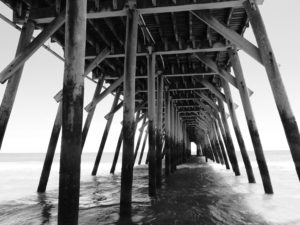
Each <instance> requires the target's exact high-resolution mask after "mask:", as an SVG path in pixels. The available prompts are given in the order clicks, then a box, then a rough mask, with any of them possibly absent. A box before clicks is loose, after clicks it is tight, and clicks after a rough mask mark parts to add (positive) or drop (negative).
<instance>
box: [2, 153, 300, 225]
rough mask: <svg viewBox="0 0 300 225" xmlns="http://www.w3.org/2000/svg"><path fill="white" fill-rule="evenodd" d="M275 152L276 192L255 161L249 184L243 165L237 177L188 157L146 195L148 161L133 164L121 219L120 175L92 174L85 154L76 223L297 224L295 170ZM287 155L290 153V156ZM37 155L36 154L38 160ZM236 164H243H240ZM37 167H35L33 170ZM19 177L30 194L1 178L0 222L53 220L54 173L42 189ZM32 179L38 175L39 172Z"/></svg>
mask: <svg viewBox="0 0 300 225" xmlns="http://www.w3.org/2000/svg"><path fill="white" fill-rule="evenodd" d="M278 154H279V153H277V156H274V155H272V157H274V158H270V160H271V163H270V165H269V166H270V173H271V177H272V181H273V186H274V191H275V195H265V194H263V188H262V185H261V181H260V178H259V176H258V174H257V167H256V166H255V163H254V162H253V167H254V171H255V173H256V180H257V184H248V183H247V177H245V176H246V175H245V173H244V171H243V170H242V172H243V174H242V176H240V177H235V176H234V175H233V173H232V172H231V171H228V170H226V169H225V168H224V167H223V166H220V165H215V164H213V163H211V162H210V163H208V164H205V163H204V161H203V159H201V158H192V159H191V161H190V162H189V163H187V164H184V165H181V166H179V167H178V169H177V171H176V172H175V173H174V174H172V175H171V176H170V177H169V178H167V179H164V182H163V187H162V189H161V190H160V191H159V192H158V197H157V198H156V199H150V198H149V197H148V189H147V185H148V180H147V173H148V172H147V167H146V166H139V167H136V168H135V170H134V182H133V210H132V211H133V213H132V218H131V219H130V220H129V221H124V220H122V221H120V220H119V215H118V211H119V205H118V204H119V197H120V175H119V174H118V173H117V174H116V175H107V174H108V169H109V166H110V164H109V166H108V165H107V166H106V167H107V168H106V167H105V166H102V168H101V167H100V176H97V177H92V176H90V175H89V172H90V170H89V166H88V162H89V157H86V159H85V161H83V166H85V168H83V169H82V184H81V196H80V217H79V218H80V224H87V225H88V224H91V225H92V224H161V225H168V224H176V225H180V224H191V225H193V224H225V225H226V224H228V225H239V224H282V225H284V224H285V225H294V224H300V215H299V213H298V210H299V207H300V203H299V200H300V199H299V198H300V192H299V187H300V185H299V183H298V182H297V177H296V175H295V173H294V172H293V165H292V164H290V163H288V161H286V163H284V161H285V160H283V157H282V156H281V157H279V155H278ZM281 154H282V153H281ZM284 154H286V153H284ZM286 157H287V159H288V157H289V156H286ZM91 158H93V157H91ZM277 159H278V160H277ZM38 161H39V160H36V164H41V162H38ZM276 162H277V163H276ZM279 162H280V163H279ZM31 163H32V162H31ZM85 163H86V164H85ZM27 164H28V162H27ZM91 164H92V163H91ZM103 165H105V164H103ZM20 166H22V163H21V165H20ZM240 166H241V168H242V164H241V165H240ZM38 167H39V166H38V165H36V169H34V170H33V171H31V174H33V175H35V172H34V171H36V170H37V168H38ZM86 167H87V168H88V169H87V168H86ZM1 168H2V167H1V166H0V169H1ZM30 168H32V167H30ZM33 168H35V167H33ZM23 170H24V169H23ZM28 170H30V169H29V168H28ZM56 170H57V168H56V169H54V171H53V172H54V173H55V172H57V171H56ZM19 172H20V170H19ZM39 172H40V171H39V170H37V171H36V173H37V174H39ZM7 173H8V172H7ZM7 173H6V174H7ZM24 173H25V174H26V171H25V172H24ZM0 175H1V177H2V176H3V175H4V174H2V172H0ZM32 177H33V176H30V178H32ZM23 178H24V179H23V181H20V183H17V185H20V184H21V183H22V182H24V183H25V182H27V185H28V186H30V184H28V183H31V186H32V190H31V194H30V195H27V192H29V190H30V189H29V188H28V190H27V191H25V192H26V193H25V192H24V191H23V195H25V194H26V195H25V196H23V197H20V198H13V197H14V193H11V192H9V187H8V186H9V185H11V186H12V184H9V180H6V178H5V179H4V182H5V186H7V187H6V191H7V192H6V193H7V196H6V197H5V192H4V187H3V185H1V187H0V192H1V196H3V197H2V198H1V197H0V199H1V202H0V224H1V225H15V224H24V225H26V224H56V217H57V195H58V193H57V188H56V185H57V183H56V182H57V178H58V176H57V175H53V177H52V178H51V179H52V183H51V185H52V186H51V185H50V187H49V191H48V192H47V193H46V194H43V195H37V194H36V193H34V189H35V188H36V186H35V182H32V180H31V179H29V178H28V179H29V180H26V179H27V178H26V176H25V175H24V177H23ZM32 179H33V178H32ZM35 179H36V180H38V175H37V177H35ZM50 181H51V180H50ZM25 186H26V185H25ZM19 188H20V187H19ZM25 189H26V188H25ZM12 190H13V191H17V190H18V189H17V188H15V189H12ZM17 196H19V195H17ZM13 199H14V200H13Z"/></svg>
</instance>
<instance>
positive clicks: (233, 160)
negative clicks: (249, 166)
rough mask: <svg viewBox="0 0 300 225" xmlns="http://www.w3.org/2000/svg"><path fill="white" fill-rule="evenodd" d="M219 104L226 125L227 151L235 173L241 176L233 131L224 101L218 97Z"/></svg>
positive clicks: (223, 122)
mask: <svg viewBox="0 0 300 225" xmlns="http://www.w3.org/2000/svg"><path fill="white" fill-rule="evenodd" d="M218 105H219V110H220V114H221V119H220V121H221V120H222V124H223V126H224V132H225V139H226V142H225V143H227V145H228V146H227V151H228V157H229V161H230V163H231V166H232V169H233V172H234V173H235V175H236V176H240V175H241V172H240V168H239V163H238V161H237V158H236V154H235V148H234V145H233V141H232V137H231V133H230V130H229V125H228V122H227V118H226V114H225V109H224V103H223V101H222V100H221V99H218Z"/></svg>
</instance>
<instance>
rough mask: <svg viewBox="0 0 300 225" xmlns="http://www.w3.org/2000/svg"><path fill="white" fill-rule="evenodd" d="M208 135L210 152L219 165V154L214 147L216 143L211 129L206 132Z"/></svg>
mask: <svg viewBox="0 0 300 225" xmlns="http://www.w3.org/2000/svg"><path fill="white" fill-rule="evenodd" d="M208 135H209V141H210V145H211V151H212V152H213V155H214V158H215V160H216V162H217V163H221V159H220V155H219V152H218V147H217V145H216V141H215V138H214V135H213V130H212V127H211V128H210V130H209V131H208Z"/></svg>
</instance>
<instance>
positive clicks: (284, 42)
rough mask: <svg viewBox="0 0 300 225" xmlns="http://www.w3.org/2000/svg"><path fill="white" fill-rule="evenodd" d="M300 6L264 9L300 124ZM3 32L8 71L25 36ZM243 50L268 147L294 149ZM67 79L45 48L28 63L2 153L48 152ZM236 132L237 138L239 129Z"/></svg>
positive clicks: (99, 118) (98, 133) (99, 122)
mask: <svg viewBox="0 0 300 225" xmlns="http://www.w3.org/2000/svg"><path fill="white" fill-rule="evenodd" d="M299 8H300V2H299V0H287V1H285V3H284V4H283V1H282V0H265V2H264V4H263V5H262V6H261V7H260V10H261V13H262V15H263V18H264V21H265V24H266V28H267V31H268V34H269V38H270V40H271V44H272V46H273V50H274V52H275V56H276V58H277V61H278V63H279V64H280V71H281V74H282V77H283V80H284V83H285V86H286V89H287V92H288V96H289V98H290V102H291V105H292V108H293V110H294V113H295V116H296V119H297V121H300V104H299V97H300V88H299V83H300V82H299V81H300V78H299V71H298V67H299V63H300V60H299V55H298V54H299V52H300V44H299V40H300V26H299V24H298V22H299V21H300V14H299V13H298V10H299ZM0 12H1V13H2V14H4V15H6V16H7V17H9V18H10V19H11V18H12V15H11V12H10V10H9V9H8V8H7V7H6V6H5V5H3V4H2V3H0ZM0 30H1V35H0V49H1V51H0V70H2V69H3V68H4V67H5V66H7V64H8V63H9V62H10V61H11V60H12V59H13V58H14V55H15V50H16V47H17V43H18V37H19V34H20V33H19V31H17V30H15V29H14V28H12V27H10V26H9V25H8V24H6V23H5V22H3V21H2V20H1V19H0ZM245 37H246V38H247V39H248V40H250V41H251V42H252V43H254V44H256V42H255V39H254V37H253V35H252V31H251V29H248V30H247V31H246V33H245ZM46 44H47V45H48V44H50V46H51V48H53V49H55V50H56V51H57V52H59V53H60V54H61V53H62V51H61V49H60V48H59V47H57V46H56V45H55V44H52V43H49V42H47V43H46ZM239 52H240V56H241V61H242V65H243V68H244V73H245V76H246V82H247V85H248V86H249V87H250V88H251V89H252V90H253V91H254V95H253V96H252V97H251V102H252V105H253V111H254V114H255V116H256V119H257V125H258V128H259V132H260V135H261V139H262V144H263V147H264V149H265V150H283V149H288V145H287V142H286V139H285V135H284V132H283V128H282V125H281V122H280V119H279V116H278V112H277V109H276V106H275V102H274V99H273V96H272V93H271V89H270V85H269V82H268V79H267V75H266V72H265V70H264V68H263V67H262V66H261V65H259V64H258V63H257V62H256V61H255V60H253V59H252V58H250V57H249V56H248V55H246V54H244V53H243V52H242V51H239ZM62 78H63V62H62V61H60V60H59V59H57V58H56V57H54V56H53V55H51V54H50V53H48V52H47V51H45V50H44V49H40V50H39V51H38V52H36V53H35V54H34V55H33V56H32V57H31V58H30V60H29V61H28V62H27V63H26V64H25V68H24V71H23V76H22V79H21V83H20V88H19V91H18V94H17V98H16V102H15V105H14V108H13V112H12V114H11V119H10V121H9V124H8V127H7V131H6V135H5V138H4V142H3V145H2V149H1V152H3V153H10V152H41V153H42V152H46V150H47V145H48V142H49V137H50V134H51V130H52V126H53V122H54V118H55V115H56V110H57V107H58V104H57V103H56V102H55V100H54V99H53V96H54V95H55V94H56V93H57V92H58V91H59V90H60V89H61V88H62ZM94 88H95V84H94V83H92V82H90V81H88V80H86V81H85V90H86V92H85V105H86V104H87V103H88V102H89V101H90V100H91V98H92V95H93V91H94ZM231 89H232V92H233V97H234V101H235V102H237V103H238V104H239V108H238V109H237V115H238V119H239V122H240V126H241V128H242V134H243V136H244V139H245V141H246V145H247V149H248V150H253V147H252V144H251V140H250V136H249V132H248V129H247V127H246V120H245V116H244V113H243V110H242V104H241V102H240V97H239V95H238V91H237V90H236V89H235V90H234V88H233V87H232V88H231ZM4 90H5V85H1V86H0V98H1V99H2V96H3V92H4ZM111 104H112V97H111V96H110V97H108V98H106V99H105V100H103V101H102V102H101V103H100V105H99V106H98V108H97V110H96V113H95V116H94V120H93V123H92V125H91V129H90V132H89V135H88V138H87V141H86V145H85V149H84V151H85V152H95V151H97V150H98V148H99V144H100V141H101V137H102V132H103V130H104V127H105V123H106V120H104V119H103V117H104V115H105V114H106V113H108V111H109V110H110V107H111ZM121 112H122V110H120V112H119V113H118V114H117V115H116V118H117V119H116V120H115V121H114V123H113V124H112V128H111V132H110V134H109V137H108V140H107V145H106V148H105V151H114V150H115V146H116V142H117V138H118V135H119V132H120V129H121V126H120V121H121V117H122V115H121ZM85 116H86V113H85ZM230 125H231V124H230ZM231 127H232V126H231ZM231 131H232V135H233V137H234V140H235V136H234V133H233V130H232V129H231ZM235 144H236V141H235ZM59 146H60V141H59V143H58V147H59ZM58 149H59V148H58ZM237 149H238V148H237Z"/></svg>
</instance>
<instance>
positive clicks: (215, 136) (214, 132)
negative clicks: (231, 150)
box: [211, 120, 224, 165]
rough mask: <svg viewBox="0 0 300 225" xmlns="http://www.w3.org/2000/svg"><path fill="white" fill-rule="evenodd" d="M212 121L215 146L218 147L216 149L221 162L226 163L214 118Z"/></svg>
mask: <svg viewBox="0 0 300 225" xmlns="http://www.w3.org/2000/svg"><path fill="white" fill-rule="evenodd" d="M211 123H212V125H211V129H212V133H213V138H214V143H215V146H216V147H217V149H216V150H217V153H218V156H219V159H220V162H221V164H222V165H224V158H223V154H222V149H221V144H220V142H219V139H218V135H217V130H216V129H215V126H214V121H213V120H211Z"/></svg>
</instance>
